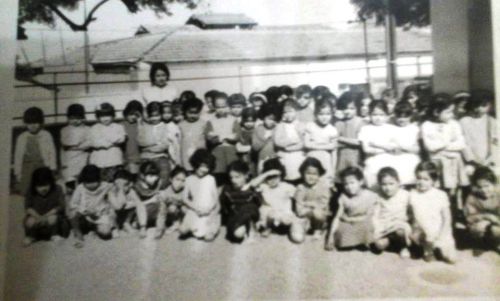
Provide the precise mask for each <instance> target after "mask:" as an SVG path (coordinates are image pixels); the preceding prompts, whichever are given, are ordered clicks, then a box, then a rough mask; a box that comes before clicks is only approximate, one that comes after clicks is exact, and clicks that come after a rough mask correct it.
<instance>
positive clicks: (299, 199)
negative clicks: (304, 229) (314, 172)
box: [293, 186, 307, 217]
mask: <svg viewBox="0 0 500 301" xmlns="http://www.w3.org/2000/svg"><path fill="white" fill-rule="evenodd" d="M293 198H294V199H295V209H296V213H297V216H298V217H302V216H304V215H305V214H306V213H307V210H306V209H307V206H305V203H304V201H305V198H306V192H305V190H304V188H303V186H299V187H297V190H296V191H295V195H294V197H293Z"/></svg>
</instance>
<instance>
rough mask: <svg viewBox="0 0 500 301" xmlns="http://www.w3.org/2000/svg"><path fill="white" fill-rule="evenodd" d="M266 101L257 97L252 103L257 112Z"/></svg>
mask: <svg viewBox="0 0 500 301" xmlns="http://www.w3.org/2000/svg"><path fill="white" fill-rule="evenodd" d="M263 104H264V102H263V101H262V100H260V99H255V100H254V101H253V103H252V106H253V108H254V109H255V111H256V112H258V111H259V110H260V108H261V107H262V105H263Z"/></svg>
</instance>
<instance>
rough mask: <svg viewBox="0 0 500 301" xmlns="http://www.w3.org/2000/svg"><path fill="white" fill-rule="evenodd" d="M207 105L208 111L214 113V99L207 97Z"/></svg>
mask: <svg viewBox="0 0 500 301" xmlns="http://www.w3.org/2000/svg"><path fill="white" fill-rule="evenodd" d="M205 104H206V106H207V107H208V110H210V111H212V110H213V109H214V105H213V98H212V97H205Z"/></svg>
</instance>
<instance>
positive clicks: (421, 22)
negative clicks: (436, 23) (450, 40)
mask: <svg viewBox="0 0 500 301" xmlns="http://www.w3.org/2000/svg"><path fill="white" fill-rule="evenodd" d="M351 3H352V4H354V5H355V6H357V7H358V17H359V18H360V19H361V20H366V19H370V18H372V17H375V19H376V21H377V24H378V25H381V24H384V22H385V16H386V14H387V12H389V13H390V14H392V15H393V16H394V19H395V22H396V26H403V27H406V28H408V27H411V26H416V27H423V26H428V25H429V24H430V21H431V18H430V0H351ZM387 4H388V5H387Z"/></svg>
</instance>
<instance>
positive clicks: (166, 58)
mask: <svg viewBox="0 0 500 301" xmlns="http://www.w3.org/2000/svg"><path fill="white" fill-rule="evenodd" d="M397 36H398V41H397V42H398V43H397V44H398V52H399V53H416V52H429V51H431V49H432V47H431V39H430V34H425V33H421V32H418V31H400V30H398V35H397ZM368 40H369V53H370V54H383V53H385V35H384V29H383V28H371V29H370V31H369V33H368ZM360 55H364V44H363V31H362V30H360V29H359V28H351V29H342V30H336V29H331V30H310V31H304V30H240V31H238V30H230V31H228V30H215V31H214V30H211V31H200V32H175V33H174V34H172V35H171V36H169V37H168V39H166V40H165V41H163V42H162V43H160V44H159V45H158V46H157V47H155V49H153V50H152V51H151V52H150V53H148V54H147V55H146V56H145V57H144V61H146V62H207V61H235V60H236V61H238V60H242V61H247V60H273V59H280V60H281V59H284V60H286V59H313V58H314V59H321V58H331V57H353V56H360Z"/></svg>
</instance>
